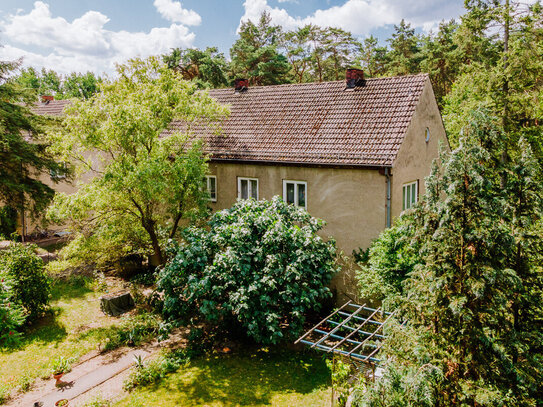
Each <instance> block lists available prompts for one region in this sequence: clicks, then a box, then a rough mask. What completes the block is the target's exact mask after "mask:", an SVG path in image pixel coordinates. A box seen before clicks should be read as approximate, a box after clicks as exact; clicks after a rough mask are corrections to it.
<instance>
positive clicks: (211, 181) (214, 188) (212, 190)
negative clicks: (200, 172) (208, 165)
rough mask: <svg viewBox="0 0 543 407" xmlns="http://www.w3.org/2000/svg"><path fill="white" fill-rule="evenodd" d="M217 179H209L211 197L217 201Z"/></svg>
mask: <svg viewBox="0 0 543 407" xmlns="http://www.w3.org/2000/svg"><path fill="white" fill-rule="evenodd" d="M216 183H217V179H216V178H214V177H209V195H210V197H211V199H213V200H215V199H217V185H216Z"/></svg>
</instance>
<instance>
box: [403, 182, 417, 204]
mask: <svg viewBox="0 0 543 407" xmlns="http://www.w3.org/2000/svg"><path fill="white" fill-rule="evenodd" d="M408 187H411V188H408ZM413 188H415V202H412V201H411V196H412V195H413V192H411V191H412V190H413ZM407 191H409V193H410V194H409V195H410V196H407ZM418 201H419V181H418V180H416V181H412V182H407V183H405V184H403V186H402V208H403V210H404V211H406V210H408V209H411V208H412V207H413V206H414V205H415V204H416V203H417V202H418Z"/></svg>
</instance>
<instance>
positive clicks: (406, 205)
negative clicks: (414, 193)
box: [405, 185, 411, 209]
mask: <svg viewBox="0 0 543 407" xmlns="http://www.w3.org/2000/svg"><path fill="white" fill-rule="evenodd" d="M406 195H407V196H406V198H405V200H406V204H405V208H406V209H409V208H411V201H410V199H411V185H408V186H407V192H406Z"/></svg>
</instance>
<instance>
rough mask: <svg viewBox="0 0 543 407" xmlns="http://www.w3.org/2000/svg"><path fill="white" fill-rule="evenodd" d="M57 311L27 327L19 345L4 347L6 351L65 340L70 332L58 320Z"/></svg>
mask: <svg viewBox="0 0 543 407" xmlns="http://www.w3.org/2000/svg"><path fill="white" fill-rule="evenodd" d="M57 314H58V313H56V312H51V313H49V314H47V315H46V316H44V317H42V318H40V319H39V320H38V321H36V322H35V324H34V325H33V326H31V327H29V328H27V330H26V332H25V333H24V335H23V338H22V339H21V341H20V342H19V343H18V344H17V345H12V346H9V347H6V348H4V349H3V351H5V352H6V353H11V352H15V351H19V350H23V349H24V348H25V347H26V346H28V345H30V344H35V343H39V342H42V343H53V342H60V341H61V340H63V339H64V338H65V337H66V335H68V332H67V331H66V328H65V327H64V325H62V324H61V323H59V322H58V321H57Z"/></svg>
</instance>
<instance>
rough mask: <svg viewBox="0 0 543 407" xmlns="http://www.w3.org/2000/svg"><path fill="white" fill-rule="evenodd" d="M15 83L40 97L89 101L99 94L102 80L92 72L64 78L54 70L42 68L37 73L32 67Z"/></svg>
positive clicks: (25, 70) (22, 72) (23, 70)
mask: <svg viewBox="0 0 543 407" xmlns="http://www.w3.org/2000/svg"><path fill="white" fill-rule="evenodd" d="M15 82H16V83H17V84H18V85H20V86H21V87H23V88H25V89H28V90H33V91H35V92H36V93H38V94H40V95H51V96H54V97H55V99H70V98H79V99H89V98H90V97H91V96H92V95H94V94H95V93H96V92H98V88H99V84H100V82H101V79H100V78H99V77H97V76H95V75H94V74H93V73H92V72H87V73H85V74H82V73H76V72H72V73H71V74H70V75H66V76H62V75H60V74H58V73H57V72H55V71H53V70H47V69H45V68H42V70H41V72H37V71H36V70H35V69H34V68H32V67H30V68H26V69H22V70H21V73H20V74H19V75H18V76H17V77H16V78H15Z"/></svg>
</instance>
